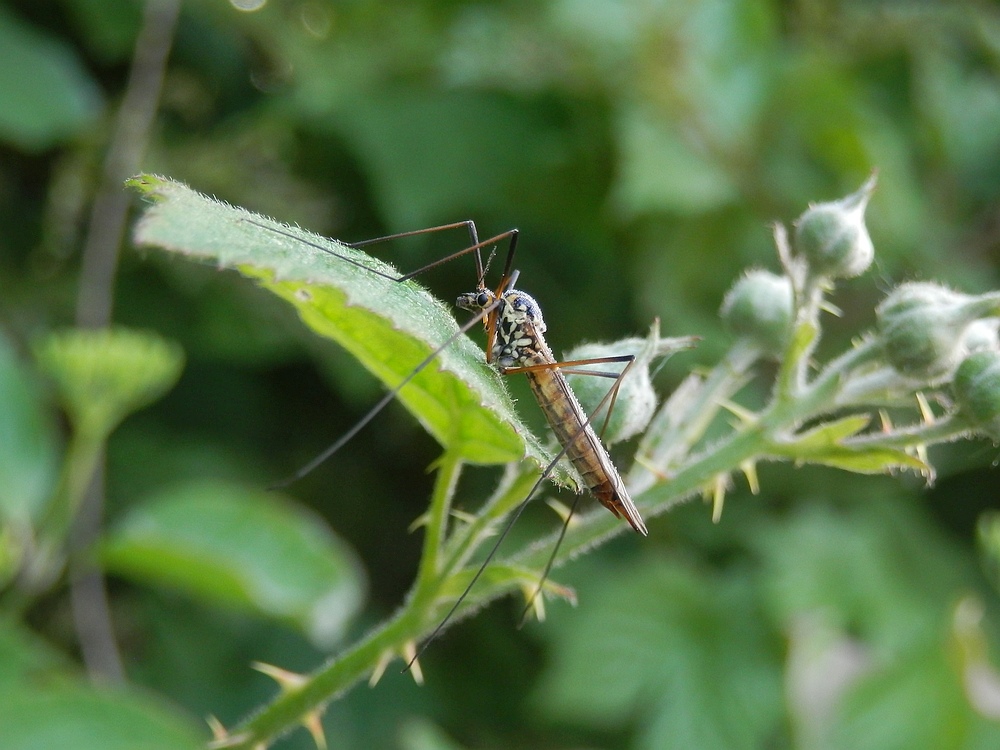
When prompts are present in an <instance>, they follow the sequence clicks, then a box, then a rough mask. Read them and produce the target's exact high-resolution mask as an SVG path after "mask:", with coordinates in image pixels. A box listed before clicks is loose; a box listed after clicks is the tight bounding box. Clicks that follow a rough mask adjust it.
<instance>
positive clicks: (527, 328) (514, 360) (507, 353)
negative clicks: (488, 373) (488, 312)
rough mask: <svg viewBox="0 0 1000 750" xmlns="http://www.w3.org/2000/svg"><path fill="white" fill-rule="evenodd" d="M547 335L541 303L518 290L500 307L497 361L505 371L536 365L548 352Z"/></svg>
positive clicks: (508, 292) (496, 346) (498, 310)
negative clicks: (542, 354)
mask: <svg viewBox="0 0 1000 750" xmlns="http://www.w3.org/2000/svg"><path fill="white" fill-rule="evenodd" d="M544 332H545V321H544V320H543V319H542V312H541V310H540V309H539V307H538V303H537V302H535V300H534V299H532V298H531V297H530V296H529V295H527V294H525V293H524V292H519V291H518V290H516V289H511V290H509V291H507V292H505V293H504V295H503V298H502V299H501V300H500V305H499V307H497V322H496V337H495V339H494V341H493V361H494V362H495V363H496V364H497V366H498V367H501V368H503V367H519V366H524V365H530V364H536V363H537V362H539V361H540V359H539V356H538V355H539V354H540V353H542V352H547V351H548V346H547V345H546V344H545V340H544V339H543V338H542V334H543V333H544Z"/></svg>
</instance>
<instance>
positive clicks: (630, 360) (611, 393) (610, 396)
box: [518, 354, 635, 627]
mask: <svg viewBox="0 0 1000 750" xmlns="http://www.w3.org/2000/svg"><path fill="white" fill-rule="evenodd" d="M602 362H627V364H626V365H625V367H624V368H623V369H622V371H621V372H620V373H619V374H618V376H617V379H616V380H615V383H614V385H612V386H611V388H610V389H609V390H608V392H607V393H606V394H604V398H602V399H601V401H600V402H599V403H598V405H597V408H596V409H595V410H594V413H595V414H596V413H597V412H599V411H600V410H601V409H602V408H603V407H604V404H605V403H607V402H608V401H609V400H610V404H609V405H608V412H607V414H605V416H604V424H603V425H602V426H601V438H602V439H603V437H604V431H605V430H607V428H608V421H609V420H610V419H611V412H613V411H614V409H615V403H616V402H617V400H618V393H619V391H620V389H621V384H622V380H623V379H624V378H625V375H626V374H627V373H628V371H629V370H630V369H631V368H632V365H633V364H634V363H635V355H633V354H623V355H620V356H616V357H597V358H594V359H593V360H571V361H568V362H555V363H553V364H552V365H550V367H553V368H558V367H561V366H563V365H570V366H573V365H580V364H591V363H593V364H600V363H602ZM580 373H581V374H584V375H598V376H599V377H604V376H605V375H604V374H601V373H591V372H589V371H587V370H581V371H580ZM592 419H593V417H587V422H586V424H590V421H591V420H592ZM585 429H586V425H585V426H584V427H582V428H580V430H579V431H578V432H577V435H579V433H581V432H583V430H585ZM577 435H574V436H573V440H576V437H577ZM570 444H572V440H571V441H570ZM578 504H579V497H577V499H576V500H575V501H574V502H573V507H572V508H570V511H569V515H567V516H566V521H565V523H563V525H562V530H561V531H560V532H559V538H558V539H556V543H555V546H554V547H553V548H552V554H550V555H549V559H548V561H547V562H546V563H545V569H544V570H543V571H542V575H541V577H540V578H539V579H538V586H536V587H535V590H534V592H533V593H532V594H531V596H530V597H528V601H527V603H526V604H525V605H524V610H523V611H522V612H521V621H520V624H522V625H523V624H524V621H525V618H526V617H527V616H528V612H529V611H530V610H531V607H532V605H533V604H534V603H535V599H536V598H537V597H538V596H540V595H541V593H542V589H543V587H544V586H545V582H546V581H547V580H548V579H549V573H550V572H551V571H552V566H553V565H554V564H555V561H556V555H557V554H558V553H559V547H561V546H562V543H563V539H564V538H565V537H566V530H567V529H569V522H570V521H571V520H572V519H573V514H574V513H575V512H576V507H577V505H578ZM518 627H520V625H519V626H518Z"/></svg>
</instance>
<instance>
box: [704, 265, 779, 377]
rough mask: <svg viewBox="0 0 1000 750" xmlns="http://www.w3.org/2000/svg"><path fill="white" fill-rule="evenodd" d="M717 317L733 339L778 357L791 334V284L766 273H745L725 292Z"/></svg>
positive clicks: (758, 270) (751, 271)
mask: <svg viewBox="0 0 1000 750" xmlns="http://www.w3.org/2000/svg"><path fill="white" fill-rule="evenodd" d="M719 314H720V315H721V316H722V322H723V323H724V324H725V326H726V328H727V329H728V330H729V332H730V333H732V334H733V335H734V336H736V337H737V338H742V339H748V340H749V341H750V342H751V343H752V344H753V345H754V346H755V347H757V348H758V349H759V350H760V351H761V352H762V353H763V354H766V355H768V356H772V357H779V356H781V354H782V353H783V352H784V351H785V347H786V346H787V345H788V338H789V336H790V335H791V331H792V316H793V314H794V310H793V309H792V284H791V282H790V281H789V280H788V278H787V277H785V276H778V275H776V274H773V273H771V272H770V271H763V270H760V269H755V270H750V271H747V273H746V275H745V276H743V277H742V278H741V279H739V280H738V281H737V282H736V283H735V284H733V286H732V288H731V289H730V290H729V291H728V292H727V293H726V296H725V299H723V301H722V308H721V310H720V312H719Z"/></svg>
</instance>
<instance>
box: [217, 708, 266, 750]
mask: <svg viewBox="0 0 1000 750" xmlns="http://www.w3.org/2000/svg"><path fill="white" fill-rule="evenodd" d="M206 721H208V725H209V726H210V727H212V734H213V735H214V734H215V732H216V724H218V728H219V729H221V730H222V733H223V734H222V736H221V737H216V738H215V739H213V740H212V741H211V742H209V743H208V744H207V745H205V747H207V748H208V750H225V749H226V748H227V747H237V746H239V745H245V744H246V742H247V740H249V739H250V733H249V732H240V733H239V734H229V733H228V732H227V731H226V728H225V727H224V726H222V724H220V723H219V720H218V719H216V718H215V717H214V716H210V717H208V719H206ZM213 721H214V722H215V724H213ZM257 747H261V748H263V745H258V746H257Z"/></svg>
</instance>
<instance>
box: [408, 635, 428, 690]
mask: <svg viewBox="0 0 1000 750" xmlns="http://www.w3.org/2000/svg"><path fill="white" fill-rule="evenodd" d="M403 659H404V660H405V661H406V668H407V670H409V672H410V674H411V675H413V681H414V682H415V683H417V684H418V685H423V684H424V671H423V670H422V669H421V668H420V662H419V661H417V642H416V641H407V642H406V643H404V644H403Z"/></svg>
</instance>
